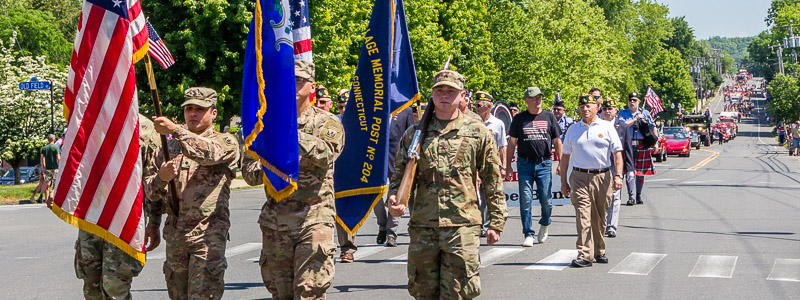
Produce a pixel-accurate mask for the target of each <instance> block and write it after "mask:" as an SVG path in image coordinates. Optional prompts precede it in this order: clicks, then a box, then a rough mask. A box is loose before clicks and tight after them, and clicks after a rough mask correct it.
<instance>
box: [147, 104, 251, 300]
mask: <svg viewBox="0 0 800 300" xmlns="http://www.w3.org/2000/svg"><path fill="white" fill-rule="evenodd" d="M184 96H185V99H186V100H185V101H184V102H183V105H182V107H183V116H184V118H185V119H186V122H187V124H186V125H187V128H182V127H179V126H177V125H175V124H174V123H172V121H170V120H169V119H168V118H165V117H159V118H155V119H154V123H155V128H156V131H157V132H158V133H161V134H165V135H166V134H172V139H171V140H170V141H169V143H168V146H169V151H170V157H171V158H172V159H171V160H169V161H166V162H165V161H164V156H163V154H162V151H160V150H159V151H158V152H157V153H156V157H155V160H154V162H153V164H152V165H151V168H150V170H149V171H148V174H149V175H148V176H147V177H145V182H144V184H145V192H146V193H147V196H148V198H150V200H151V203H148V204H149V205H153V206H160V207H162V209H161V211H162V212H163V210H164V209H163V207H166V208H167V209H166V212H167V215H168V217H167V221H166V224H165V225H164V240H165V241H166V244H167V257H166V261H165V262H164V276H165V277H166V280H167V290H168V291H169V297H170V298H171V299H189V298H192V299H196V298H202V299H220V298H222V293H223V291H224V290H225V283H224V281H223V279H224V275H225V269H226V268H227V267H228V263H227V261H226V260H225V244H226V243H227V241H228V229H229V228H230V226H231V222H230V211H229V210H228V199H229V198H230V186H231V181H232V180H233V178H235V171H236V165H237V162H238V161H239V144H238V142H237V141H236V138H235V137H234V136H233V135H231V134H228V133H219V132H216V131H215V130H214V125H213V120H214V119H215V118H216V117H217V109H216V103H217V92H215V91H214V90H212V89H209V88H189V89H187V90H186V92H184ZM173 179H174V180H175V183H176V187H177V194H178V201H177V202H178V205H177V207H173V205H164V203H161V202H160V201H152V199H162V198H165V197H169V193H168V191H167V183H168V182H169V181H170V180H173ZM171 200H172V199H169V198H167V201H168V202H169V201H171ZM160 216H161V215H160V214H159V215H158V217H154V218H152V219H151V222H150V225H151V226H148V228H147V229H146V230H145V234H146V236H147V237H148V238H150V239H151V240H153V239H156V240H157V239H158V227H157V225H158V224H159V223H160Z"/></svg>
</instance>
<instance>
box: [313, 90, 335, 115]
mask: <svg viewBox="0 0 800 300" xmlns="http://www.w3.org/2000/svg"><path fill="white" fill-rule="evenodd" d="M316 93H317V103H316V106H317V108H319V109H322V110H324V111H326V112H331V107H333V100H332V99H331V93H330V92H329V91H328V88H326V87H325V86H323V85H321V84H318V85H317V91H316Z"/></svg>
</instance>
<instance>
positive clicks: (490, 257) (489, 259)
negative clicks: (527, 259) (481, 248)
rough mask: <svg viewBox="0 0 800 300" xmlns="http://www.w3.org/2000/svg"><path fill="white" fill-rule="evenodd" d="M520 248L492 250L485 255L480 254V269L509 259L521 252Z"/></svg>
mask: <svg viewBox="0 0 800 300" xmlns="http://www.w3.org/2000/svg"><path fill="white" fill-rule="evenodd" d="M523 250H525V249H522V248H492V249H489V251H486V253H483V254H481V268H485V267H488V266H491V265H492V264H494V263H495V262H497V261H499V260H501V259H504V258H508V257H511V256H513V255H515V254H517V253H520V252H522V251H523Z"/></svg>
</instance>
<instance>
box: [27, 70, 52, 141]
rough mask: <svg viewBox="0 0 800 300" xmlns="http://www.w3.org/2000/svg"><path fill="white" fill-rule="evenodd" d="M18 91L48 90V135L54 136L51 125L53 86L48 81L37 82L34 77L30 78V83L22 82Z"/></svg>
mask: <svg viewBox="0 0 800 300" xmlns="http://www.w3.org/2000/svg"><path fill="white" fill-rule="evenodd" d="M19 90H21V91H41V90H50V133H52V134H55V133H56V128H55V124H54V123H53V85H51V84H50V81H39V79H37V78H36V77H31V81H23V82H20V83H19Z"/></svg>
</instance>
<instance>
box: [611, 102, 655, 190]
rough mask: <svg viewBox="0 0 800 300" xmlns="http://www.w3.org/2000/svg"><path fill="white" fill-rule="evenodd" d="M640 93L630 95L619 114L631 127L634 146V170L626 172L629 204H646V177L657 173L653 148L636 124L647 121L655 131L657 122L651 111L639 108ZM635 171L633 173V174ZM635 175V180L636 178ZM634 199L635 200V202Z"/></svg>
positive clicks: (651, 129)
mask: <svg viewBox="0 0 800 300" xmlns="http://www.w3.org/2000/svg"><path fill="white" fill-rule="evenodd" d="M639 103H640V101H639V94H638V93H636V92H633V93H630V94H629V95H628V108H627V109H624V110H621V111H620V112H619V115H618V116H617V117H618V118H619V119H620V120H621V121H623V122H625V124H627V125H628V126H629V127H630V134H631V137H632V138H631V145H632V146H633V158H634V160H633V163H634V170H633V172H629V173H628V174H626V176H625V177H626V178H625V183H626V185H627V186H628V203H627V205H629V206H630V205H634V204H644V201H643V200H642V189H643V188H644V177H645V176H650V175H655V174H656V170H655V168H653V148H652V147H650V148H645V147H644V143H643V139H644V136H643V135H642V133H641V132H639V126H635V125H634V124H635V123H636V122H637V121H638V120H642V121H644V122H646V123H647V124H648V125H649V126H648V127H649V128H650V131H651V132H653V135H657V133H656V132H654V131H653V129H654V128H655V123H654V122H653V117H652V115H650V112H649V111H648V110H646V109H644V108H639ZM631 173H633V174H631ZM633 177H635V181H634V178H633ZM634 190H635V191H636V198H634V197H633V191H634ZM634 199H636V200H635V202H634Z"/></svg>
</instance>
